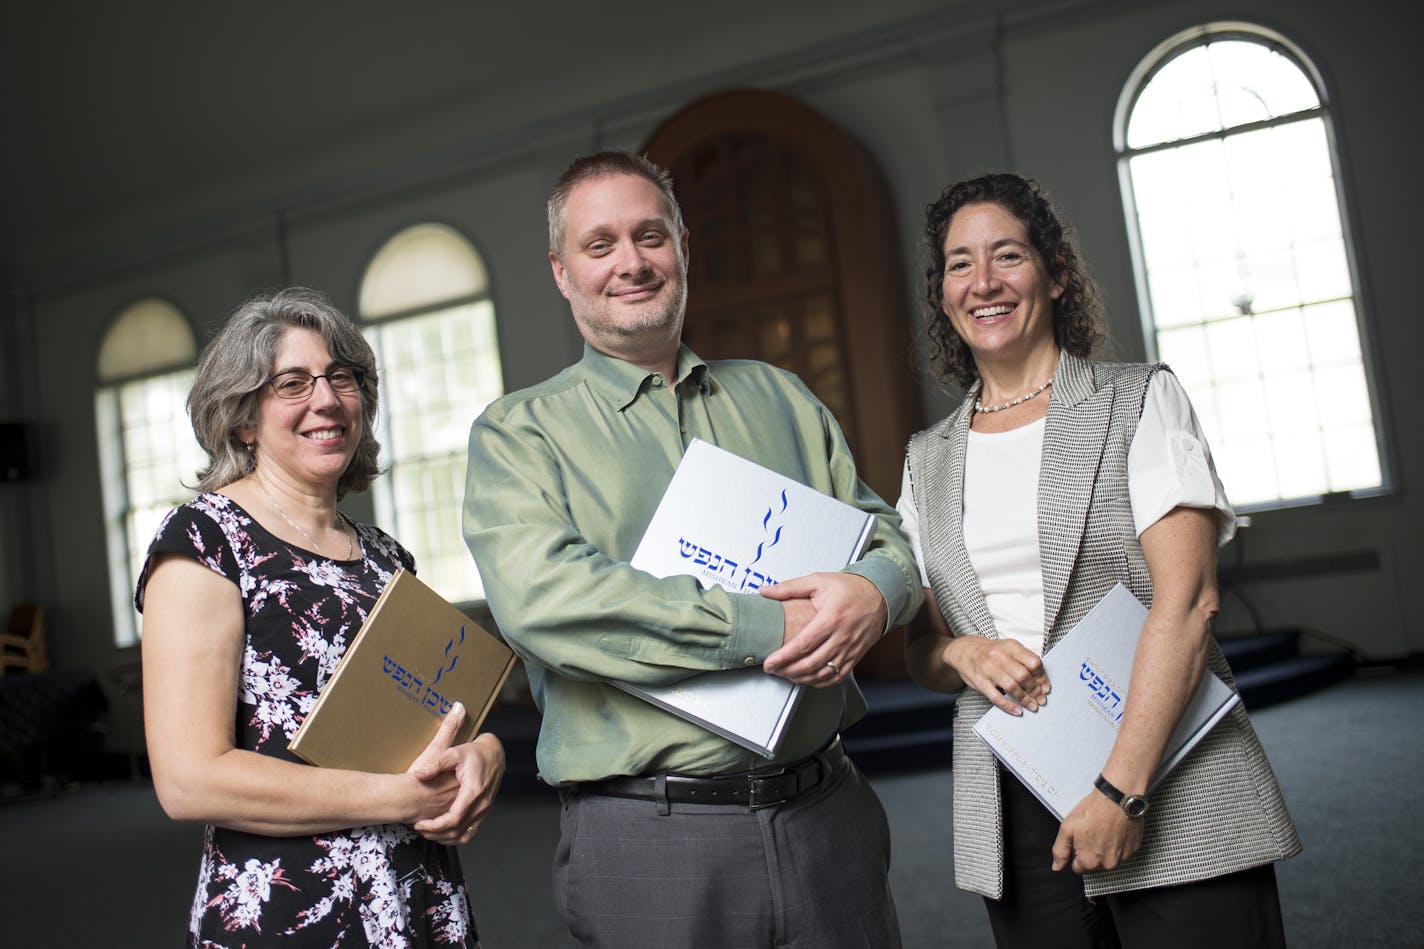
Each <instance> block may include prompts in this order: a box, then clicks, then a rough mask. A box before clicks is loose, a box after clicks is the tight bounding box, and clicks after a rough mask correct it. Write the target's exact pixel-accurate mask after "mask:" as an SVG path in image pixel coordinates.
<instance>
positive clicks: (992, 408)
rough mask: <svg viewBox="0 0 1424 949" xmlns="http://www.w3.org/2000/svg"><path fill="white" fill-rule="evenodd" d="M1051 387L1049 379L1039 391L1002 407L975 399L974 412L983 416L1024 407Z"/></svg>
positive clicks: (1051, 382)
mask: <svg viewBox="0 0 1424 949" xmlns="http://www.w3.org/2000/svg"><path fill="white" fill-rule="evenodd" d="M1051 385H1053V380H1052V379H1049V380H1048V381H1047V382H1045V383H1044V384H1043V385H1041V386H1039V387H1038V388H1037V389H1034V390H1033V391H1032V392H1025V393H1024V394H1023V395H1021V396H1019V397H1018V398H1017V399H1010V400H1009V401H1007V402H1005V403H1003V404H1002V405H985V404H984V403H983V402H980V401H979V400H978V399H975V400H974V411H976V412H979V413H982V414H987V413H989V412H1002V411H1004V409H1011V408H1013V407H1014V406H1016V405H1023V404H1024V403H1025V402H1027V401H1028V400H1029V399H1032V398H1035V397H1036V396H1038V395H1041V394H1042V393H1043V390H1045V389H1047V388H1048V387H1049V386H1051Z"/></svg>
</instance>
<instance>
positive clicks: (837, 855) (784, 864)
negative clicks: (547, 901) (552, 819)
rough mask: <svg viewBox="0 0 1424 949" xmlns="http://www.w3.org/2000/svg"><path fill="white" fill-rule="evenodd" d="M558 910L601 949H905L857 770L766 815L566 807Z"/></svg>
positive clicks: (875, 808)
mask: <svg viewBox="0 0 1424 949" xmlns="http://www.w3.org/2000/svg"><path fill="white" fill-rule="evenodd" d="M563 799H564V804H563V815H562V818H561V836H560V839H559V847H558V850H557V852H556V853H555V855H554V900H555V902H556V903H557V905H558V909H559V912H560V913H561V914H562V915H563V917H564V922H565V923H566V924H567V925H568V927H569V931H570V933H572V934H573V938H574V942H575V943H576V944H577V945H579V946H589V947H602V949H638V947H649V949H704V947H705V949H840V947H845V949H851V947H857V949H858V947H865V949H898V947H899V945H900V927H899V923H898V921H897V920H896V918H895V904H894V901H893V900H892V899H891V896H890V882H889V876H888V874H889V871H890V830H889V825H888V823H887V822H886V819H885V809H884V808H883V807H882V806H881V804H880V799H879V798H878V797H876V796H875V792H874V791H872V790H871V788H870V786H869V784H867V783H866V781H865V778H864V777H863V776H862V775H861V773H860V771H859V770H857V769H856V767H855V765H853V764H851V762H850V760H849V759H842V761H841V764H840V767H839V768H838V769H837V773H835V774H833V775H831V776H830V777H829V778H828V779H827V780H825V781H823V782H822V783H821V785H820V786H818V787H817V788H816V789H815V790H814V791H811V792H810V793H808V794H804V795H802V796H800V797H798V798H796V799H795V800H793V801H790V802H789V803H786V804H782V805H778V806H776V807H767V808H763V809H761V810H755V811H753V810H750V809H748V808H745V807H739V806H736V805H726V804H673V805H671V806H670V807H668V808H667V810H668V811H669V812H668V813H666V814H661V815H660V814H659V813H658V811H659V807H660V805H659V804H658V803H656V802H653V801H640V800H632V799H628V798H618V797H608V796H603V795H596V794H581V793H578V792H577V791H565V792H564V793H563Z"/></svg>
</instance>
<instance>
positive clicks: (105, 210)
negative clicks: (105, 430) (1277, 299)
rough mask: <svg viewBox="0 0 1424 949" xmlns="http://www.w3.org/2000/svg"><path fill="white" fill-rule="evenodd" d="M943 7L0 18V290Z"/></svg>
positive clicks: (364, 4) (261, 7) (543, 8)
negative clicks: (430, 156) (1, 135)
mask: <svg viewBox="0 0 1424 949" xmlns="http://www.w3.org/2000/svg"><path fill="white" fill-rule="evenodd" d="M955 5H956V4H955V3H946V2H945V0H876V2H875V3H869V2H864V0H853V2H851V0H821V2H813V0H780V2H775V3H768V2H765V0H719V2H718V3H715V4H689V5H687V6H686V7H685V8H683V7H674V6H673V5H671V4H663V5H661V6H658V7H652V8H648V9H646V10H643V9H639V8H636V7H634V6H631V5H611V6H610V5H599V4H575V3H570V2H566V0H557V2H545V3H475V2H471V0H464V2H457V0H427V2H422V3H411V4H392V3H377V2H374V0H352V2H347V3H342V4H337V3H321V2H316V0H309V2H296V3H293V2H284V3H272V2H266V0H258V2H251V3H246V4H224V5H222V6H221V7H219V6H217V5H210V4H200V3H191V2H184V3H179V2H175V0H144V2H138V3H129V4H108V3H85V2H76V0H52V2H21V3H7V4H4V9H3V11H0V110H3V111H0V119H3V122H4V128H5V132H6V134H5V138H6V141H7V143H8V146H9V147H7V148H5V149H3V151H0V220H3V222H4V223H3V226H0V274H5V273H8V274H9V275H10V276H11V277H12V278H13V279H20V280H22V279H23V278H24V276H25V275H26V274H32V273H35V272H40V271H44V270H45V269H54V268H56V267H62V266H64V265H66V263H67V262H70V261H73V260H75V259H78V258H82V257H84V256H85V255H90V256H92V255H96V254H103V253H104V252H105V245H106V243H112V242H114V241H115V240H120V239H129V238H130V237H131V236H133V235H137V234H145V233H147V234H149V235H164V234H167V233H171V232H173V231H175V230H178V229H181V228H182V227H192V226H198V225H200V224H201V222H202V221H203V220H204V219H207V218H217V217H222V216H224V215H231V214H233V213H240V212H242V211H243V209H246V213H252V209H253V208H256V209H258V211H261V210H263V209H270V208H271V207H273V206H280V204H281V202H282V201H283V200H284V199H285V198H286V196H288V195H290V194H294V193H302V192H303V191H305V190H309V189H310V188H311V187H312V186H313V184H314V183H317V182H321V181H324V180H325V181H329V180H330V178H331V177H332V176H333V175H336V176H342V177H345V178H352V177H358V176H359V175H361V174H378V173H380V172H382V171H385V172H386V173H390V169H392V168H396V169H399V168H401V167H404V165H405V164H406V163H409V162H411V161H413V160H414V159H415V158H416V157H418V156H416V155H412V151H413V150H416V149H417V148H418V149H419V150H428V149H437V150H444V151H445V152H447V153H451V154H459V153H460V149H461V148H467V147H471V146H472V145H473V143H475V142H476V141H477V140H478V137H479V136H480V134H481V133H482V132H484V133H488V131H489V130H491V129H494V130H503V131H504V132H505V133H506V134H510V133H514V132H517V131H518V130H519V129H520V128H533V127H535V126H537V125H538V124H539V122H541V121H543V122H547V121H550V120H557V119H559V118H560V117H564V116H578V115H579V114H580V113H579V109H580V107H581V106H593V105H597V104H600V103H607V102H610V101H616V100H618V99H620V98H623V97H628V96H637V95H639V94H640V93H644V92H646V91H648V90H650V89H655V88H657V87H658V86H660V85H666V84H670V83H677V82H687V81H692V80H696V79H698V78H700V77H704V76H716V75H717V74H718V73H721V72H724V71H728V70H733V69H736V68H737V67H739V66H743V65H746V64H759V63H767V62H774V61H775V60H776V58H777V57H779V56H783V55H794V54H797V53H801V52H804V51H806V50H812V49H815V48H817V47H821V46H825V45H826V44H835V43H848V42H853V41H854V40H855V38H856V37H858V36H863V35H865V34H866V33H867V32H874V31H876V30H885V29H898V30H903V29H906V28H908V27H910V26H911V25H912V24H913V22H914V21H915V20H916V19H917V18H921V17H925V16H930V15H932V14H935V13H936V11H939V12H941V13H942V11H943V10H944V9H945V8H946V7H951V6H955ZM980 9H982V8H980ZM580 131H581V130H579V129H577V128H575V129H573V130H571V133H572V134H573V135H574V136H575V137H577V135H578V134H579V132H580ZM585 137H586V136H585ZM412 143H415V144H412Z"/></svg>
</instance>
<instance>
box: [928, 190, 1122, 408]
mask: <svg viewBox="0 0 1424 949" xmlns="http://www.w3.org/2000/svg"><path fill="white" fill-rule="evenodd" d="M980 202H988V203H990V204H997V205H999V206H1000V207H1001V208H1003V209H1004V210H1006V211H1008V212H1009V213H1010V214H1012V215H1013V216H1014V217H1016V218H1018V219H1019V220H1020V221H1022V222H1023V225H1024V227H1026V228H1027V229H1028V238H1029V242H1030V243H1031V244H1033V247H1034V249H1035V250H1036V251H1038V253H1039V254H1040V255H1041V256H1042V257H1043V260H1044V264H1045V265H1046V266H1047V268H1048V272H1049V273H1050V274H1051V275H1052V277H1053V279H1054V280H1055V281H1056V282H1057V283H1058V284H1059V285H1060V286H1062V287H1063V293H1062V294H1060V295H1059V297H1058V299H1057V300H1054V301H1053V338H1054V341H1055V342H1057V344H1058V347H1059V348H1060V349H1062V350H1064V351H1066V352H1070V353H1072V354H1073V355H1075V356H1080V357H1083V358H1087V357H1089V356H1091V355H1092V354H1093V352H1094V350H1096V349H1097V348H1098V346H1099V345H1100V344H1101V343H1102V342H1103V341H1104V340H1106V338H1107V335H1106V333H1105V332H1104V331H1103V326H1104V313H1103V302H1102V294H1101V292H1100V291H1099V290H1098V285H1097V283H1096V282H1095V281H1094V280H1093V278H1092V276H1091V275H1090V274H1089V273H1088V267H1087V264H1086V263H1084V261H1083V259H1082V255H1081V254H1079V252H1078V244H1077V241H1076V240H1075V238H1074V236H1073V229H1072V227H1071V225H1068V224H1065V223H1064V222H1063V221H1061V220H1059V218H1058V214H1057V213H1056V212H1055V211H1054V210H1053V205H1051V204H1050V203H1049V202H1048V197H1047V196H1046V195H1045V194H1044V193H1043V189H1042V188H1040V187H1039V185H1038V182H1036V181H1034V180H1033V179H1032V178H1024V177H1022V176H1020V175H1015V174H1007V173H998V174H992V175H984V176H982V177H979V178H971V179H969V180H968V181H961V182H959V183H958V184H953V185H950V186H949V187H948V188H946V189H945V190H944V193H943V194H941V195H940V196H939V200H937V201H935V203H934V204H931V205H930V206H929V207H927V208H926V209H925V233H924V239H925V251H926V253H927V255H928V258H929V266H928V267H926V268H925V302H926V304H927V305H928V307H929V312H928V315H927V320H928V333H929V341H930V346H929V352H930V362H931V363H932V364H933V366H934V370H935V373H936V374H937V375H938V376H939V378H940V381H942V382H951V383H954V384H956V385H958V386H960V387H961V388H966V389H967V388H968V387H969V386H970V385H971V384H973V382H974V380H976V379H978V378H979V370H978V368H977V367H976V366H975V365H974V357H973V355H971V353H970V352H969V347H968V346H967V345H965V343H964V340H963V339H961V338H960V336H959V334H958V333H956V332H955V331H954V326H953V325H952V324H951V323H950V320H949V317H948V316H947V315H946V314H945V312H944V239H945V235H946V234H947V233H948V232H949V222H950V220H951V219H952V218H953V217H954V215H955V213H956V212H957V211H959V209H960V208H962V207H964V206H965V205H967V204H977V203H980Z"/></svg>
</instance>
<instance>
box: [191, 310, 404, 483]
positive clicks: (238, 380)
mask: <svg viewBox="0 0 1424 949" xmlns="http://www.w3.org/2000/svg"><path fill="white" fill-rule="evenodd" d="M293 327H300V328H303V329H309V330H312V331H313V332H315V333H316V334H317V335H319V336H320V337H321V338H322V341H323V342H325V343H326V349H327V352H329V353H331V358H332V360H334V361H335V362H338V363H341V364H342V365H345V366H351V367H354V368H357V369H363V370H365V373H366V385H365V387H364V388H363V389H361V390H360V391H361V423H362V424H361V440H360V441H359V442H357V444H356V454H355V455H354V456H353V457H352V459H351V463H350V464H349V465H347V466H346V470H345V471H343V472H342V473H341V478H340V479H339V480H338V481H337V483H336V496H337V497H338V498H340V497H344V496H345V495H346V494H347V493H349V492H351V491H364V490H366V488H368V487H370V485H371V479H372V478H374V477H375V476H376V475H377V474H379V473H380V468H379V467H378V466H377V463H376V459H377V456H379V454H380V452H381V445H380V443H379V442H377V441H376V435H375V432H374V426H375V421H376V405H377V388H378V383H379V381H380V380H379V376H378V375H377V373H376V354H375V353H374V352H372V351H371V346H370V344H368V343H367V342H366V339H365V337H363V336H362V335H361V331H360V330H358V329H357V328H356V327H355V325H354V324H352V322H351V321H350V320H349V319H347V318H346V317H345V316H344V315H343V314H342V313H341V311H340V310H338V309H337V308H336V307H334V306H332V305H331V301H330V300H328V299H327V298H326V296H325V294H322V293H319V292H317V291H316V290H308V289H307V288H305V287H289V288H287V289H285V290H276V291H267V292H264V293H259V294H257V295H256V296H253V297H251V298H250V299H248V300H247V301H246V302H245V303H243V304H242V305H241V306H240V307H238V308H237V309H236V310H234V311H232V313H231V314H229V315H228V318H227V321H226V322H225V323H223V326H222V329H220V330H218V333H217V335H216V336H214V337H213V338H212V340H211V341H210V342H209V343H208V344H207V345H206V346H205V347H203V353H202V355H201V356H199V357H198V369H197V373H196V375H195V376H194V379H193V388H192V389H190V390H189V392H188V418H189V419H191V420H192V423H193V434H194V435H195V436H196V437H197V439H198V444H199V445H201V446H202V447H203V450H204V451H206V452H207V453H208V455H209V457H210V458H211V463H210V464H209V465H208V466H207V467H206V468H204V469H202V470H201V471H199V472H198V490H199V491H213V490H215V489H217V488H221V487H224V486H225V485H229V484H232V483H233V482H234V481H237V480H239V479H240V478H244V477H246V476H247V475H249V474H251V473H252V469H253V467H254V465H255V461H254V459H253V455H252V452H251V451H249V450H248V448H247V445H246V444H245V443H244V442H243V440H242V438H241V436H240V435H239V434H238V433H239V432H241V431H242V430H243V429H245V428H252V427H255V426H256V425H257V414H258V404H259V402H260V401H261V398H262V389H263V387H264V386H265V385H266V384H267V381H268V380H269V379H270V378H271V376H272V366H273V364H274V363H275V361H276V359H277V347H278V346H279V345H280V344H281V341H282V337H283V336H285V335H286V333H287V330H289V329H291V328H293Z"/></svg>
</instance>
